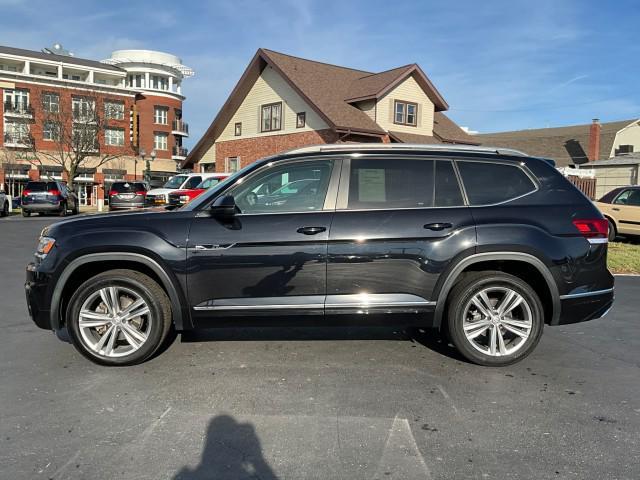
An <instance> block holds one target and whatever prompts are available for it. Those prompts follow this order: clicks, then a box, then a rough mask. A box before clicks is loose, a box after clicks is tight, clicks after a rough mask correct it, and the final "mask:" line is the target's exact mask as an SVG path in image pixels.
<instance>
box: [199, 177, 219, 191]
mask: <svg viewBox="0 0 640 480" xmlns="http://www.w3.org/2000/svg"><path fill="white" fill-rule="evenodd" d="M222 180H224V178H220V177H212V178H207V179H206V180H204V181H202V182H200V184H199V185H198V186H197V187H196V188H202V189H203V190H207V189H209V188H211V187H214V186H216V185H217V184H219V183H220V182H221V181H222Z"/></svg>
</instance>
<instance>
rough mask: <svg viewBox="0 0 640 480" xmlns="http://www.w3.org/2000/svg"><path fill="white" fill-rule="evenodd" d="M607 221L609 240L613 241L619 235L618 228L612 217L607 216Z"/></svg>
mask: <svg viewBox="0 0 640 480" xmlns="http://www.w3.org/2000/svg"><path fill="white" fill-rule="evenodd" d="M607 221H608V222H609V234H608V236H609V241H610V242H613V241H614V240H615V239H616V237H617V236H618V229H617V228H616V224H615V223H613V221H612V220H611V219H610V218H607Z"/></svg>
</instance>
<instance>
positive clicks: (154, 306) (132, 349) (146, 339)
mask: <svg viewBox="0 0 640 480" xmlns="http://www.w3.org/2000/svg"><path fill="white" fill-rule="evenodd" d="M67 327H68V330H69V333H70V336H71V340H72V341H73V344H74V346H75V347H76V349H77V350H78V351H79V352H80V353H82V354H83V355H84V356H85V357H87V358H88V359H89V360H92V361H93V362H95V363H99V364H102V365H134V364H137V363H140V362H143V361H145V360H146V359H148V358H149V357H151V356H152V355H153V354H154V353H155V352H156V350H157V349H158V348H159V347H160V345H162V343H163V342H164V340H165V338H166V337H167V334H168V333H169V330H170V327H171V306H170V303H169V299H168V297H167V295H166V293H165V292H164V290H162V288H160V286H159V285H158V284H157V283H156V282H155V281H154V280H152V279H151V278H149V277H148V276H147V275H144V274H142V273H140V272H137V271H134V270H110V271H107V272H104V273H100V274H98V275H96V276H95V277H93V278H90V279H89V280H87V281H86V282H85V283H83V284H82V285H81V286H80V288H79V289H78V290H77V291H76V293H75V294H74V295H73V296H72V297H71V300H70V302H69V308H68V310H67Z"/></svg>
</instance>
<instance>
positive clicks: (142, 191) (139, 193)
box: [136, 190, 147, 196]
mask: <svg viewBox="0 0 640 480" xmlns="http://www.w3.org/2000/svg"><path fill="white" fill-rule="evenodd" d="M146 194H147V192H145V191H144V190H141V191H139V192H136V195H143V196H144V195H146Z"/></svg>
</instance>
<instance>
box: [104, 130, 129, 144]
mask: <svg viewBox="0 0 640 480" xmlns="http://www.w3.org/2000/svg"><path fill="white" fill-rule="evenodd" d="M104 144H105V145H109V146H110V147H124V128H117V127H108V128H105V129H104Z"/></svg>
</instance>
